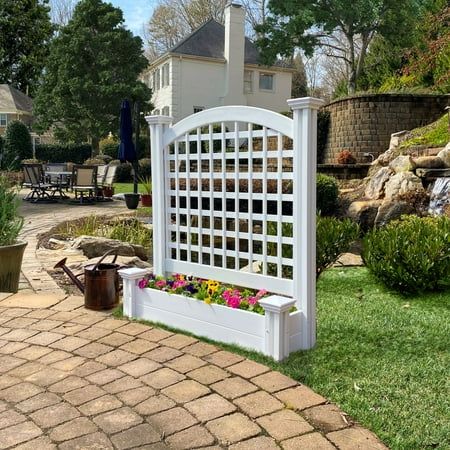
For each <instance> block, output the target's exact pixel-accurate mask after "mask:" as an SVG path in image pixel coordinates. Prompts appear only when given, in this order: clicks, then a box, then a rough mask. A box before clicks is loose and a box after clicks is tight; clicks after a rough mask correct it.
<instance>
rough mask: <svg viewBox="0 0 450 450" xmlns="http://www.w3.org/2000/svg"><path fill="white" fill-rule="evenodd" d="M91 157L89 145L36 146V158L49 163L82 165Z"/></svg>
mask: <svg viewBox="0 0 450 450" xmlns="http://www.w3.org/2000/svg"><path fill="white" fill-rule="evenodd" d="M91 155H92V146H91V145H90V144H38V145H36V158H37V159H39V160H41V161H46V162H50V163H60V162H69V161H70V162H73V163H76V164H82V163H83V162H84V161H85V160H86V159H88V158H90V157H91Z"/></svg>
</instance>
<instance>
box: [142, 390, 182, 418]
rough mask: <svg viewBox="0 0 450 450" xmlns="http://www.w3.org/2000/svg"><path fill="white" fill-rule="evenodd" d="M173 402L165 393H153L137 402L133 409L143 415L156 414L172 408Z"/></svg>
mask: <svg viewBox="0 0 450 450" xmlns="http://www.w3.org/2000/svg"><path fill="white" fill-rule="evenodd" d="M174 406H175V402H174V401H173V400H171V399H170V398H168V397H166V396H165V395H161V394H160V395H154V396H152V397H149V398H148V399H147V400H144V401H143V402H142V403H139V404H138V405H136V406H135V407H134V409H135V410H136V411H137V412H138V413H139V414H142V415H143V416H149V415H151V414H156V413H158V412H161V411H165V410H166V409H170V408H173V407H174Z"/></svg>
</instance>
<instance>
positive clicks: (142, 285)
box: [138, 278, 148, 289]
mask: <svg viewBox="0 0 450 450" xmlns="http://www.w3.org/2000/svg"><path fill="white" fill-rule="evenodd" d="M147 284H148V280H147V278H142V280H139V283H138V286H139V287H140V288H141V289H144V288H146V287H147Z"/></svg>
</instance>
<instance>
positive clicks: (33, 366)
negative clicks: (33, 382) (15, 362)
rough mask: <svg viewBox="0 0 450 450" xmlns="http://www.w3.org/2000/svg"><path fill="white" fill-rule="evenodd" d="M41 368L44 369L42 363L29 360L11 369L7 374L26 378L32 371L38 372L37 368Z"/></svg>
mask: <svg viewBox="0 0 450 450" xmlns="http://www.w3.org/2000/svg"><path fill="white" fill-rule="evenodd" d="M42 369H45V366H44V365H43V364H41V363H38V362H34V361H31V362H26V363H25V364H22V365H21V366H17V367H15V368H14V369H11V370H10V371H9V373H8V374H9V375H13V376H15V377H19V378H26V377H27V376H29V375H31V374H32V373H35V372H39V370H42Z"/></svg>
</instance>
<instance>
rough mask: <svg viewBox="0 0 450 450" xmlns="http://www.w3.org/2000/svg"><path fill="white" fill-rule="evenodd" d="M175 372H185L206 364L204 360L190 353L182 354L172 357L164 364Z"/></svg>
mask: <svg viewBox="0 0 450 450" xmlns="http://www.w3.org/2000/svg"><path fill="white" fill-rule="evenodd" d="M165 365H166V366H167V367H170V368H171V369H173V370H176V371H177V372H181V373H186V372H189V371H191V370H194V369H198V368H199V367H202V366H204V365H206V362H205V361H203V360H201V359H200V358H197V357H196V356H192V355H183V356H180V357H179V358H176V359H172V360H171V361H169V362H167V363H166V364H165Z"/></svg>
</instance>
